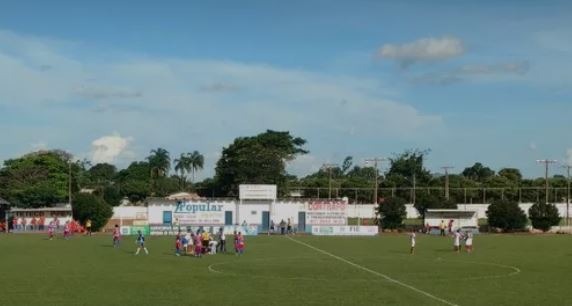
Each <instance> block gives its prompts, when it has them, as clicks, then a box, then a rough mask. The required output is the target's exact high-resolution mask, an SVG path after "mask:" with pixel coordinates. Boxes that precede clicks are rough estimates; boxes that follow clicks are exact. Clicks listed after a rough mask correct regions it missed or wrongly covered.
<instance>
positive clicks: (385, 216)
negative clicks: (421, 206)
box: [377, 197, 407, 229]
mask: <svg viewBox="0 0 572 306" xmlns="http://www.w3.org/2000/svg"><path fill="white" fill-rule="evenodd" d="M406 203H407V201H406V200H405V199H403V198H399V197H393V198H391V197H390V198H387V199H385V200H384V201H383V203H381V204H380V205H379V207H378V209H377V211H378V214H379V224H381V226H382V227H383V228H389V229H395V228H399V227H401V226H402V223H403V219H405V217H406V216H407V211H406V209H405V204H406Z"/></svg>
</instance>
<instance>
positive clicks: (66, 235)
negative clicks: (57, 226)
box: [64, 221, 70, 240]
mask: <svg viewBox="0 0 572 306" xmlns="http://www.w3.org/2000/svg"><path fill="white" fill-rule="evenodd" d="M69 238H70V222H69V221H66V224H65V225H64V239H65V240H68V239H69Z"/></svg>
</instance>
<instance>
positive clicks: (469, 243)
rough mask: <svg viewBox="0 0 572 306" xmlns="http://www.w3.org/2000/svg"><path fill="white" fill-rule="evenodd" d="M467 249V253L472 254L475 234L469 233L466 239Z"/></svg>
mask: <svg viewBox="0 0 572 306" xmlns="http://www.w3.org/2000/svg"><path fill="white" fill-rule="evenodd" d="M465 249H466V250H467V253H471V252H472V251H473V232H468V233H467V235H466V238H465Z"/></svg>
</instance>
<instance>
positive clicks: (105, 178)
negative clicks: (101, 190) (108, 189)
mask: <svg viewBox="0 0 572 306" xmlns="http://www.w3.org/2000/svg"><path fill="white" fill-rule="evenodd" d="M87 175H88V177H89V180H90V181H91V182H92V184H94V186H105V185H108V184H110V183H112V182H113V180H114V179H115V176H116V175H117V168H116V167H115V166H114V165H111V164H108V163H99V164H96V165H94V166H93V167H91V168H89V170H88V171H87Z"/></svg>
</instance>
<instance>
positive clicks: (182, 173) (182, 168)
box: [175, 153, 191, 190]
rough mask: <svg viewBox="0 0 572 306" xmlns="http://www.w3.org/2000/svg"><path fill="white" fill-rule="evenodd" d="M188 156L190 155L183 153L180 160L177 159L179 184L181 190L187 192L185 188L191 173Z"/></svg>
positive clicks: (176, 168) (176, 166) (176, 167)
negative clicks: (188, 175) (188, 174)
mask: <svg viewBox="0 0 572 306" xmlns="http://www.w3.org/2000/svg"><path fill="white" fill-rule="evenodd" d="M187 155H188V153H181V155H180V156H179V158H176V159H175V171H177V172H178V173H179V184H180V189H181V190H185V186H186V185H187V175H186V174H187V173H188V172H190V171H191V163H190V160H189V157H188V156H187Z"/></svg>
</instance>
